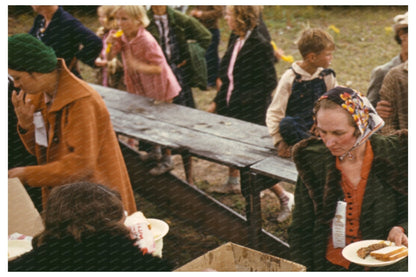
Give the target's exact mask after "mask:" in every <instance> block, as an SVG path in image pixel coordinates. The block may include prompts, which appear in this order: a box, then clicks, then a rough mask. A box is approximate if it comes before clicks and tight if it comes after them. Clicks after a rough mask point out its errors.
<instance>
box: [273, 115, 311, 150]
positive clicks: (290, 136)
mask: <svg viewBox="0 0 416 277" xmlns="http://www.w3.org/2000/svg"><path fill="white" fill-rule="evenodd" d="M279 133H280V135H281V136H282V138H283V140H284V141H285V142H286V143H287V144H288V145H289V146H291V145H295V144H296V143H298V142H299V141H301V140H303V139H305V138H308V137H310V136H311V134H310V133H309V129H308V128H307V127H306V123H305V122H304V120H303V119H301V118H299V117H292V116H286V117H285V118H283V119H282V121H281V122H280V124H279Z"/></svg>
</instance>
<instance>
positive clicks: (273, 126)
mask: <svg viewBox="0 0 416 277" xmlns="http://www.w3.org/2000/svg"><path fill="white" fill-rule="evenodd" d="M299 63H300V61H295V62H294V63H292V68H293V70H295V71H296V73H298V74H299V75H301V80H302V81H309V80H312V79H315V78H317V77H318V76H319V74H320V73H321V72H322V70H324V68H323V67H319V68H318V69H317V70H316V71H315V73H313V74H310V73H308V72H307V71H305V70H303V69H302V68H301V67H300V66H299ZM293 70H292V69H288V70H286V71H285V73H283V75H282V77H281V78H280V80H279V83H278V85H277V88H276V91H275V93H274V95H273V100H272V102H271V104H270V106H269V107H268V109H267V113H266V125H267V128H268V130H269V133H270V135H271V136H272V139H273V144H274V145H275V146H276V145H277V144H278V143H279V142H280V141H281V140H282V137H281V135H280V133H279V125H280V121H281V120H282V119H283V118H284V117H285V115H286V108H287V103H288V101H289V97H290V95H291V94H292V85H293V81H294V80H295V77H296V75H295V73H294V72H293ZM324 81H325V84H326V87H327V88H328V90H329V89H332V88H334V87H336V86H337V81H336V78H335V77H334V76H333V75H332V74H329V75H327V76H325V77H324Z"/></svg>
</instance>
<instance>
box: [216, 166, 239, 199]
mask: <svg viewBox="0 0 416 277" xmlns="http://www.w3.org/2000/svg"><path fill="white" fill-rule="evenodd" d="M213 191H215V192H218V193H240V192H241V186H240V171H239V170H238V169H236V168H233V167H229V168H228V179H227V182H225V183H224V184H223V185H221V186H220V187H218V188H214V189H213Z"/></svg>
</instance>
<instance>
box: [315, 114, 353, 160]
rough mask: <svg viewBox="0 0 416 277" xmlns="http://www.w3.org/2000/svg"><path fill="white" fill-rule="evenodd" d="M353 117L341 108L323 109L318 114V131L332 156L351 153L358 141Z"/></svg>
mask: <svg viewBox="0 0 416 277" xmlns="http://www.w3.org/2000/svg"><path fill="white" fill-rule="evenodd" d="M349 117H351V115H349V114H348V112H347V111H345V110H344V109H343V108H341V107H337V108H331V109H325V108H321V109H320V110H319V111H318V112H317V114H316V121H317V126H316V127H317V131H318V132H319V135H320V137H321V138H322V141H323V142H324V143H325V146H326V147H327V148H328V149H329V151H330V152H331V153H332V155H334V156H336V157H339V156H342V155H343V154H345V153H346V152H347V151H349V150H350V149H351V148H352V147H353V146H354V144H355V142H356V141H357V137H356V136H355V130H356V129H355V127H354V126H352V125H351V119H350V118H349Z"/></svg>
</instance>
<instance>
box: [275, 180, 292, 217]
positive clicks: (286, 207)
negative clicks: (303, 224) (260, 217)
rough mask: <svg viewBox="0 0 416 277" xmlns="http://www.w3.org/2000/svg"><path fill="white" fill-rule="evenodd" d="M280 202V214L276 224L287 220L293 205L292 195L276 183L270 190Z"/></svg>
mask: <svg viewBox="0 0 416 277" xmlns="http://www.w3.org/2000/svg"><path fill="white" fill-rule="evenodd" d="M270 189H271V191H273V192H274V194H276V196H277V197H278V198H279V200H280V212H279V215H278V216H277V221H278V222H283V221H285V220H286V219H288V218H289V216H290V214H291V213H292V208H293V205H294V204H295V200H294V196H293V193H290V192H288V191H286V190H285V189H284V188H283V187H282V186H281V185H280V183H276V184H275V185H274V186H273V187H271V188H270Z"/></svg>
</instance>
